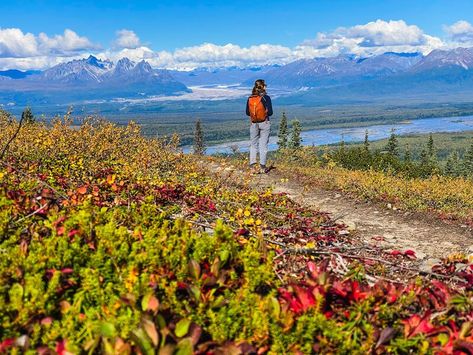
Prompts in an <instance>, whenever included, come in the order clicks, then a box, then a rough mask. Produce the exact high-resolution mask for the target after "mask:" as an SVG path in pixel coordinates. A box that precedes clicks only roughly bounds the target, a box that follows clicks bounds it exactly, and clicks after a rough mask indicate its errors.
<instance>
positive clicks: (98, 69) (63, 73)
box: [34, 55, 113, 84]
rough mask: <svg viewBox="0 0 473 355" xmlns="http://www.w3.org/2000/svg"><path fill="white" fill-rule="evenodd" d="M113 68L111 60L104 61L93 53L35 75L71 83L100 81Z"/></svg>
mask: <svg viewBox="0 0 473 355" xmlns="http://www.w3.org/2000/svg"><path fill="white" fill-rule="evenodd" d="M112 68H113V63H112V62H111V61H109V60H104V61H103V60H100V59H98V58H96V57H94V56H92V55H91V56H89V58H87V59H79V60H73V61H71V62H67V63H63V64H58V65H56V66H54V67H52V68H50V69H48V70H45V71H44V72H42V73H41V74H40V75H38V76H35V77H34V79H36V80H40V81H41V80H46V81H54V82H63V83H70V84H76V83H87V82H91V83H100V82H102V81H103V75H104V74H105V73H107V72H108V71H110V70H111V69H112Z"/></svg>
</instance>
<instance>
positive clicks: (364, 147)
mask: <svg viewBox="0 0 473 355" xmlns="http://www.w3.org/2000/svg"><path fill="white" fill-rule="evenodd" d="M363 149H364V151H365V153H369V152H370V142H369V139H368V130H365V141H364V143H363Z"/></svg>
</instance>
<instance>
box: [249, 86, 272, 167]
mask: <svg viewBox="0 0 473 355" xmlns="http://www.w3.org/2000/svg"><path fill="white" fill-rule="evenodd" d="M272 114H273V106H272V104H271V98H270V97H269V96H268V95H267V94H266V83H265V82H264V80H262V79H258V80H256V81H255V86H254V87H253V91H252V93H251V96H250V97H249V98H248V100H247V102H246V115H247V116H250V119H251V126H250V140H251V146H250V167H251V168H252V169H253V170H254V171H255V172H257V173H265V174H266V173H267V172H268V171H269V169H268V168H267V167H266V154H267V153H268V141H269V133H270V130H271V123H270V122H269V117H270V116H271V115H272ZM258 151H259V163H260V165H259V167H258V165H257V161H256V155H257V153H258Z"/></svg>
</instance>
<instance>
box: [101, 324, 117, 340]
mask: <svg viewBox="0 0 473 355" xmlns="http://www.w3.org/2000/svg"><path fill="white" fill-rule="evenodd" d="M100 333H101V334H102V335H103V336H104V337H106V338H112V337H114V336H115V334H116V329H115V325H113V324H112V323H108V322H104V323H102V324H101V325H100Z"/></svg>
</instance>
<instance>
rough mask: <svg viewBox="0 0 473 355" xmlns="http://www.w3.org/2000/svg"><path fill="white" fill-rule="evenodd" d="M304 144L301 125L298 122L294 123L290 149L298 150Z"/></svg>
mask: <svg viewBox="0 0 473 355" xmlns="http://www.w3.org/2000/svg"><path fill="white" fill-rule="evenodd" d="M301 143H302V138H301V123H300V122H299V121H298V120H294V121H292V134H291V140H290V141H289V148H291V149H297V148H300V146H301Z"/></svg>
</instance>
